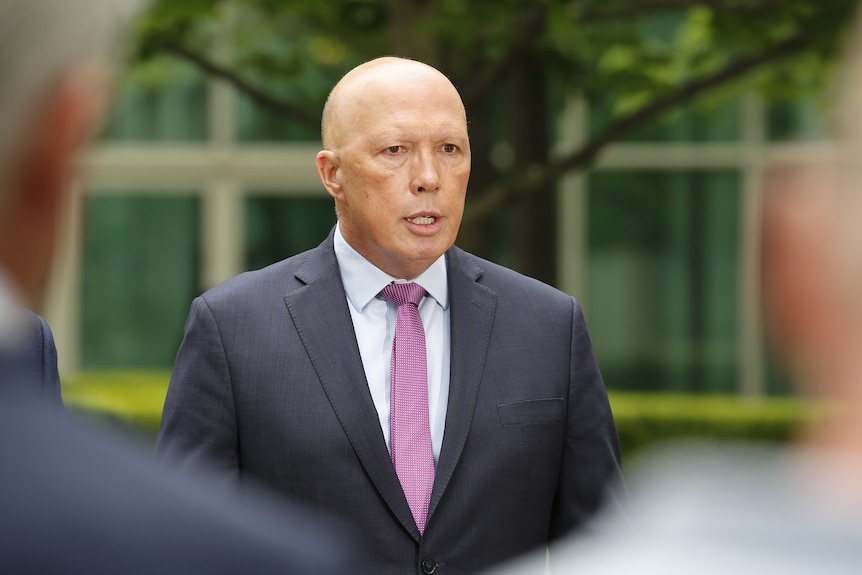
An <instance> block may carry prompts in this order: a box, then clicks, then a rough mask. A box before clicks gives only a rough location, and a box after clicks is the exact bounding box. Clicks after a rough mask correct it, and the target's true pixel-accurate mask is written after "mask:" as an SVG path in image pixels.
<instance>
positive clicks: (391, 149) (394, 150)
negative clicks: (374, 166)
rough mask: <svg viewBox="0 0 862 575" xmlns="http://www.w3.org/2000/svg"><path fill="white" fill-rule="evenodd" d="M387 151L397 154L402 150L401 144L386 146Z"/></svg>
mask: <svg viewBox="0 0 862 575" xmlns="http://www.w3.org/2000/svg"><path fill="white" fill-rule="evenodd" d="M386 151H387V152H389V153H390V154H397V153H398V152H400V151H401V146H389V147H388V148H386Z"/></svg>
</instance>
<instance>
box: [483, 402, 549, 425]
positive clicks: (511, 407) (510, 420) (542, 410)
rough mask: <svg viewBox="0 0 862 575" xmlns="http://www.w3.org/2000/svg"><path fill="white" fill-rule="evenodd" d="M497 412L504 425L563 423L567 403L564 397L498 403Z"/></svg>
mask: <svg viewBox="0 0 862 575" xmlns="http://www.w3.org/2000/svg"><path fill="white" fill-rule="evenodd" d="M497 412H498V413H499V414H500V423H502V424H503V425H537V424H542V423H559V422H561V421H563V416H564V414H565V403H564V400H563V398H562V397H549V398H547V399H526V400H524V401H515V402H512V403H498V404H497Z"/></svg>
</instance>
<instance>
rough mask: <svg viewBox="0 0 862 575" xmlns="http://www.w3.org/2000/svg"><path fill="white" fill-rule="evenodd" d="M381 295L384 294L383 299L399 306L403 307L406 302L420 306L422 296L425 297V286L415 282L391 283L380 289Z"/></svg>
mask: <svg viewBox="0 0 862 575" xmlns="http://www.w3.org/2000/svg"><path fill="white" fill-rule="evenodd" d="M380 295H382V296H383V299H385V300H386V301H389V302H392V303H394V304H395V305H397V306H398V307H401V306H402V305H404V304H405V303H412V304H413V305H415V306H418V305H419V302H420V301H422V298H423V297H425V288H423V287H422V286H421V285H419V284H417V283H413V282H410V283H400V284H397V283H396V284H389V285H388V286H386V287H385V288H383V289H382V290H381V291H380Z"/></svg>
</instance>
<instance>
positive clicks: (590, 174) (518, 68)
mask: <svg viewBox="0 0 862 575" xmlns="http://www.w3.org/2000/svg"><path fill="white" fill-rule="evenodd" d="M856 4H857V3H856V1H855V0H825V1H824V0H702V1H693V0H625V1H624V0H601V1H593V0H570V1H563V0H501V1H494V2H491V1H478V2H476V1H473V2H471V1H467V0H326V1H325V2H322V1H319V0H317V1H292V2H287V1H280V0H223V1H219V2H214V1H210V0H184V1H183V2H176V1H171V0H164V1H162V2H157V3H156V4H155V6H154V8H153V10H151V11H150V12H149V13H148V14H147V16H146V17H145V18H144V19H142V21H141V22H140V23H139V26H138V28H137V30H136V37H135V41H134V42H133V44H132V46H131V47H130V52H131V54H130V56H129V58H128V59H129V60H130V65H129V67H128V69H127V70H126V72H125V73H124V74H123V75H122V79H121V82H120V84H119V86H118V99H117V101H116V104H115V106H114V108H113V111H112V113H111V115H110V118H109V119H108V121H107V124H106V126H105V130H104V133H103V134H102V135H101V137H100V139H99V141H98V143H97V145H96V146H95V148H94V149H93V150H92V152H91V153H90V154H89V155H88V156H87V157H86V158H85V160H84V163H85V174H86V177H85V178H84V180H83V181H82V184H81V192H82V201H81V203H80V206H79V212H80V214H79V215H80V218H78V220H77V223H76V224H75V225H74V226H73V229H71V230H70V234H69V239H67V240H66V241H65V244H64V246H63V251H64V252H65V254H66V255H67V257H66V258H65V260H64V261H63V263H62V265H60V266H59V268H60V269H58V273H57V274H55V276H54V277H55V279H56V282H55V285H54V286H53V287H52V291H51V296H50V300H49V302H48V305H47V307H46V309H44V310H42V311H43V312H44V314H45V315H46V319H47V320H48V321H49V323H50V324H51V326H52V328H53V329H54V333H55V338H56V342H57V347H58V350H59V355H60V370H61V374H62V375H63V379H64V394H65V395H66V397H67V398H68V399H69V400H70V401H71V402H72V403H75V402H79V403H81V404H85V405H89V406H90V407H93V408H104V409H108V410H110V409H115V410H118V411H121V410H122V409H121V408H118V407H116V405H118V403H117V402H120V403H122V399H117V397H116V396H117V394H116V393H115V391H116V389H118V388H117V385H114V386H113V388H112V389H113V390H114V391H111V392H110V393H111V394H113V395H112V397H113V398H114V399H112V400H111V401H113V402H114V403H113V404H111V405H114V407H110V406H109V407H105V406H106V405H109V404H110V402H108V403H99V401H102V400H98V399H96V396H98V395H99V393H103V394H104V393H107V392H104V390H103V391H102V392H99V393H96V392H94V391H92V389H94V388H92V387H91V388H90V389H91V391H86V392H85V391H83V390H84V388H85V386H86V384H87V382H90V383H91V385H95V384H92V382H107V381H109V380H111V381H116V380H117V379H118V378H117V374H121V377H119V380H125V381H129V382H135V381H138V382H140V381H143V380H147V381H152V382H155V383H153V384H152V385H153V389H155V390H157V391H156V392H154V393H155V398H154V399H152V400H151V401H150V403H151V404H152V405H151V407H149V408H148V409H149V411H151V412H153V413H156V412H157V411H160V405H161V404H160V401H161V400H162V399H163V397H164V395H163V389H164V386H165V385H166V383H167V378H168V376H169V370H170V368H171V366H172V364H173V360H174V355H175V353H176V350H177V348H178V346H179V344H180V341H181V338H182V331H183V325H184V322H185V318H186V314H187V311H188V308H189V304H190V302H191V300H192V298H193V297H195V296H196V295H198V294H200V293H201V292H202V291H204V290H205V289H207V288H210V287H212V286H214V285H216V284H218V283H220V282H222V281H224V280H225V279H227V278H229V277H231V276H233V275H236V274H238V273H240V272H242V271H245V270H249V269H256V268H259V267H262V266H265V265H268V264H270V263H273V262H275V261H278V260H280V259H283V258H285V257H288V256H290V255H293V254H296V253H298V252H300V251H302V250H305V249H307V248H310V247H313V246H315V245H317V244H318V243H319V242H320V241H322V240H323V238H324V237H325V236H326V235H327V234H328V232H329V230H330V229H331V227H332V226H333V225H334V223H335V214H334V211H333V207H332V201H331V200H330V199H329V197H328V196H327V195H326V193H325V192H324V190H323V188H322V186H321V185H320V183H319V180H318V178H317V174H316V170H315V165H314V158H315V155H316V153H317V151H318V150H319V149H320V139H319V117H320V112H321V110H322V107H323V103H324V100H325V98H326V95H327V93H328V91H329V89H330V88H331V87H332V86H333V84H334V83H335V82H336V81H337V80H338V79H339V78H340V76H341V75H342V74H343V73H344V72H346V71H347V70H349V69H350V68H352V67H353V66H355V65H356V64H358V63H360V62H362V61H365V60H367V59H370V58H373V57H376V56H380V55H386V54H393V55H399V56H407V57H413V58H417V59H419V60H422V61H425V62H428V63H430V64H433V65H435V66H436V67H438V68H439V69H441V70H442V71H443V72H445V73H446V74H447V75H449V76H450V78H451V79H452V80H453V82H454V83H455V85H456V86H457V87H458V89H459V91H460V92H461V94H462V96H463V98H464V101H465V105H466V107H467V113H468V118H469V121H470V137H471V145H472V151H473V172H472V176H471V180H470V187H469V192H468V205H467V211H466V214H465V220H464V224H463V226H462V232H461V234H460V236H459V239H458V244H459V245H460V246H461V247H463V248H465V249H468V250H470V251H473V252H474V253H478V254H479V255H482V256H484V257H487V258H488V259H491V260H493V261H496V262H498V263H501V264H503V265H506V266H509V267H512V268H514V269H517V270H519V271H521V272H523V273H525V274H528V275H531V276H534V277H537V278H539V279H541V280H543V281H546V282H548V283H551V284H553V285H555V286H557V287H559V288H560V289H562V290H563V291H566V292H567V293H570V294H572V295H574V296H576V297H577V298H578V299H579V301H580V302H581V304H582V306H583V308H584V310H585V314H586V317H587V322H588V325H589V328H590V332H591V335H592V337H593V343H594V347H595V352H596V355H597V356H598V361H599V365H600V367H601V369H602V372H603V374H604V377H605V382H606V384H607V386H608V388H609V389H610V390H611V391H612V392H613V395H612V401H613V402H614V407H615V411H616V412H617V417H618V420H620V419H621V418H622V419H625V418H626V417H627V415H626V414H627V413H629V411H627V410H635V411H637V412H638V413H639V414H640V415H638V417H646V416H644V415H643V413H642V411H643V409H644V407H643V406H645V405H648V404H651V405H653V404H654V403H650V402H649V401H646V400H645V399H643V398H645V397H652V398H655V397H656V394H658V395H660V396H661V395H663V396H667V397H671V396H673V397H674V398H675V399H674V400H673V401H677V402H678V401H682V400H681V399H680V398H689V400H690V401H688V402H687V403H685V402H684V403H675V404H668V403H667V402H665V403H662V404H661V405H662V406H663V407H662V408H661V409H662V410H664V411H663V412H667V413H669V414H671V416H672V417H676V418H677V419H678V418H679V417H684V416H686V414H688V415H689V416H690V417H692V418H694V419H697V420H698V421H700V422H701V423H702V422H703V419H704V416H703V414H704V413H706V412H705V411H703V410H704V409H707V408H705V407H703V406H704V405H707V404H705V403H703V402H701V403H696V402H697V401H701V400H703V398H710V397H712V398H713V399H714V400H713V401H712V402H711V403H709V405H711V406H715V405H718V404H719V403H721V402H724V403H723V404H722V405H723V406H724V407H722V408H721V410H723V411H722V413H723V414H724V415H721V416H720V417H719V419H727V418H728V417H730V418H733V417H738V416H739V409H740V408H739V406H740V405H746V406H749V407H750V408H751V409H755V410H759V411H756V414H755V415H754V416H753V417H754V419H756V420H757V421H762V420H763V419H764V418H767V419H768V418H769V417H772V416H767V415H764V414H766V413H767V411H768V410H770V409H771V410H772V411H769V413H771V414H773V415H774V414H775V413H776V411H775V409H777V408H775V406H776V405H778V406H783V407H781V408H780V409H784V410H785V411H782V413H784V414H785V415H781V416H778V418H779V419H782V418H783V419H782V421H785V422H786V421H797V419H798V417H799V413H801V411H800V410H799V409H797V407H798V406H796V405H795V404H793V398H792V397H787V396H789V395H791V392H790V390H789V386H788V375H787V374H785V373H783V371H782V370H781V369H780V368H779V367H778V366H777V365H776V363H775V362H774V361H772V359H771V358H770V354H769V349H768V346H767V345H765V344H764V341H763V334H762V330H761V327H760V315H761V305H760V295H759V274H758V270H759V257H760V220H759V218H760V198H761V193H762V185H763V177H762V176H763V172H764V169H765V167H766V166H767V164H768V163H769V162H770V161H771V160H772V159H774V158H775V157H776V156H780V155H787V154H799V153H804V154H808V153H817V149H818V146H820V145H822V144H821V143H825V142H827V141H828V140H829V134H830V130H831V128H832V127H831V126H830V109H829V106H828V101H829V100H828V96H829V91H830V78H831V75H830V73H831V70H832V66H833V63H834V62H835V60H836V58H837V56H838V55H839V54H840V48H841V41H842V32H843V30H844V28H845V26H846V24H847V23H849V22H850V21H851V20H852V18H853V16H854V14H855V11H856ZM108 373H109V374H111V377H107V376H106V375H105V374H108ZM100 378H101V379H100ZM124 378H125V379H124ZM129 385H132V384H129ZM76 386H79V387H76ZM130 389H131V387H129V388H127V389H126V390H125V391H121V393H120V395H123V394H125V397H127V398H128V397H131V396H134V393H133V392H131V391H129V390H130ZM159 390H161V391H159ZM159 393H161V396H159ZM638 394H647V395H638ZM718 398H721V399H718ZM728 398H730V399H728ZM741 398H749V399H741ZM750 398H759V400H757V401H750ZM104 401H107V400H104ZM88 402H89V403H88ZM135 402H136V403H135ZM693 402H694V403H693ZM133 403H135V405H137V406H138V407H140V405H141V404H142V403H146V402H145V401H143V400H141V399H136V400H134V401H133ZM695 405H698V406H700V407H692V406H695ZM765 405H769V406H772V407H767V408H765V407H764V406H765ZM788 405H792V406H793V407H792V408H788V407H787V406H788ZM752 406H753V407H752ZM128 409H133V407H128ZM709 409H712V408H709ZM764 409H766V410H767V411H763V410H764ZM780 409H779V411H780ZM788 409H789V411H787V410H788ZM787 413H790V414H791V415H786V414H787ZM674 414H675V415H674ZM692 414H694V415H692ZM698 414H700V415H698ZM734 414H735V415H734ZM152 417H157V416H156V415H153V416H152ZM632 417H634V415H632ZM650 417H656V416H655V413H653V415H651V416H650ZM701 423H699V424H697V425H700V426H701V427H702V425H701ZM749 423H750V422H749ZM621 425H622V426H623V427H624V426H625V425H626V424H625V422H622V423H621ZM693 425H694V424H693ZM722 425H724V424H722ZM746 425H748V423H746ZM781 425H784V424H781ZM788 425H789V424H788ZM785 427H786V426H785ZM781 429H782V430H779V431H778V432H775V434H776V435H777V436H781V437H783V435H782V434H785V433H786V431H783V430H784V429H785V428H781ZM745 433H748V432H745ZM752 433H753V434H754V435H757V434H758V433H760V434H765V435H764V436H768V435H769V432H764V431H763V430H762V429H761V430H760V431H756V432H752ZM621 435H623V436H625V431H624V430H623V429H621ZM623 440H624V444H625V441H626V439H625V437H623ZM631 441H634V440H631ZM624 447H625V445H624Z"/></svg>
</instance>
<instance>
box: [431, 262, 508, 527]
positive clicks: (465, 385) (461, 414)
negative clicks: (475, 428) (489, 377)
mask: <svg viewBox="0 0 862 575" xmlns="http://www.w3.org/2000/svg"><path fill="white" fill-rule="evenodd" d="M446 257H447V264H448V274H449V300H450V306H451V307H450V330H451V339H450V344H451V345H450V350H451V351H450V369H449V373H450V375H449V403H448V407H447V411H446V429H445V431H444V435H443V447H442V449H441V452H440V459H439V461H438V463H437V472H436V475H435V479H434V491H433V493H432V495H431V504H430V507H429V509H428V518H429V521H430V518H431V516H432V514H433V513H434V509H435V508H436V507H437V504H438V503H439V501H440V498H441V497H442V496H443V492H444V491H445V490H446V486H447V485H448V484H449V480H450V479H451V477H452V473H453V472H454V471H455V467H456V465H457V463H458V460H459V459H460V457H461V452H462V451H463V450H464V444H465V443H466V442H467V434H468V433H469V431H470V426H471V424H472V422H473V412H474V411H475V407H476V398H477V397H478V394H479V385H480V383H481V381H482V373H483V371H484V369H485V358H486V356H487V352H488V344H489V342H490V339H491V326H492V325H493V323H494V312H495V310H496V306H497V294H496V293H494V292H493V291H492V290H490V289H489V288H487V287H486V286H484V285H481V284H479V283H478V281H477V280H478V279H479V277H480V276H481V275H482V270H481V268H479V267H478V265H476V264H475V263H473V262H472V261H470V260H469V259H467V258H466V257H465V255H464V252H462V251H461V250H460V249H458V248H452V249H451V250H449V252H448V253H447V256H446Z"/></svg>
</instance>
